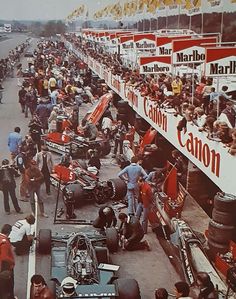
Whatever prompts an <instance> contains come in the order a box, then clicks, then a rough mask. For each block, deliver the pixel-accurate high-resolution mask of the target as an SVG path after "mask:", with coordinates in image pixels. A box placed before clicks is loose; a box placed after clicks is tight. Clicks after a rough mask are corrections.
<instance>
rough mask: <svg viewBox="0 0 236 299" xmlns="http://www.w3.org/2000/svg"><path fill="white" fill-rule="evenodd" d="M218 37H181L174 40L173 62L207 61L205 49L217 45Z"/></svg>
mask: <svg viewBox="0 0 236 299" xmlns="http://www.w3.org/2000/svg"><path fill="white" fill-rule="evenodd" d="M217 42H218V37H206V38H194V39H180V40H173V41H172V64H175V65H176V64H189V63H203V62H205V49H206V47H209V46H215V45H216V43H217Z"/></svg>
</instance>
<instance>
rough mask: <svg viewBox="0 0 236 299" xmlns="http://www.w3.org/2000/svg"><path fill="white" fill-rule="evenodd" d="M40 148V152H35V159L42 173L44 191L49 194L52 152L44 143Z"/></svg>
mask: <svg viewBox="0 0 236 299" xmlns="http://www.w3.org/2000/svg"><path fill="white" fill-rule="evenodd" d="M41 150H42V151H41V152H39V153H37V154H36V159H35V160H36V163H37V165H38V168H39V169H40V171H41V172H42V174H43V177H44V183H45V186H46V193H47V194H48V195H50V194H51V192H50V174H51V173H52V171H53V159H52V154H51V153H50V152H49V150H48V147H47V146H46V145H43V146H42V147H41Z"/></svg>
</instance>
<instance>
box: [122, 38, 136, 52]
mask: <svg viewBox="0 0 236 299" xmlns="http://www.w3.org/2000/svg"><path fill="white" fill-rule="evenodd" d="M119 40H120V45H121V49H122V50H130V49H133V47H134V42H133V35H128V36H121V37H120V38H119Z"/></svg>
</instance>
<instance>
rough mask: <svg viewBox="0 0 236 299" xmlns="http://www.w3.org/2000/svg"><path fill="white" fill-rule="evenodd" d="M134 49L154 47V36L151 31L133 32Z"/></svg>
mask: <svg viewBox="0 0 236 299" xmlns="http://www.w3.org/2000/svg"><path fill="white" fill-rule="evenodd" d="M134 49H136V50H150V49H156V36H155V34H152V33H143V34H134Z"/></svg>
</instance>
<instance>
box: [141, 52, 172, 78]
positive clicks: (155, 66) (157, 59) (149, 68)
mask: <svg viewBox="0 0 236 299" xmlns="http://www.w3.org/2000/svg"><path fill="white" fill-rule="evenodd" d="M139 62H140V74H162V73H170V72H171V56H151V57H150V56H149V57H140V59H139Z"/></svg>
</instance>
